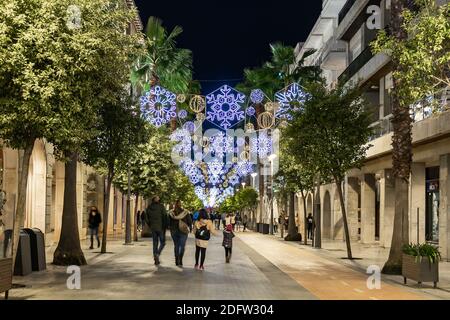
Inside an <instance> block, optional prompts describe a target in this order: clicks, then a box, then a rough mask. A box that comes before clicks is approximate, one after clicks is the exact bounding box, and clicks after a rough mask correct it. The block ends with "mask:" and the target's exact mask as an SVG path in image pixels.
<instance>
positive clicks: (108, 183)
mask: <svg viewBox="0 0 450 320" xmlns="http://www.w3.org/2000/svg"><path fill="white" fill-rule="evenodd" d="M113 178H114V171H113V170H111V169H110V170H109V172H108V178H107V181H106V201H105V213H104V214H103V234H102V249H101V250H100V252H101V253H106V242H107V238H108V218H109V205H110V201H109V200H110V198H111V186H112V179H113Z"/></svg>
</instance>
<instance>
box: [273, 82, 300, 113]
mask: <svg viewBox="0 0 450 320" xmlns="http://www.w3.org/2000/svg"><path fill="white" fill-rule="evenodd" d="M306 98H307V95H306V93H305V92H304V91H303V90H302V88H301V87H300V85H299V84H298V83H293V84H291V85H290V86H289V87H287V89H286V90H282V91H280V92H278V93H277V94H276V95H275V99H276V100H277V101H278V103H279V108H278V110H277V112H276V114H275V117H276V118H278V119H286V120H292V115H291V114H290V111H297V110H298V109H299V108H300V106H301V105H302V104H304V103H305V101H306Z"/></svg>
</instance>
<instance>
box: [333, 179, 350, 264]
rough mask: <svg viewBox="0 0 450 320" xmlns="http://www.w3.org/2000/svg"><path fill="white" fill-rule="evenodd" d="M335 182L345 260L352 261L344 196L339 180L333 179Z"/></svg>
mask: <svg viewBox="0 0 450 320" xmlns="http://www.w3.org/2000/svg"><path fill="white" fill-rule="evenodd" d="M334 181H335V182H336V188H337V192H338V195H339V202H340V203H341V211H342V221H343V222H344V235H345V245H346V246H347V258H348V259H353V256H352V247H351V244H350V231H349V229H348V221H347V211H346V208H345V203H344V196H343V194H342V181H341V180H340V179H337V178H336V177H335V178H334Z"/></svg>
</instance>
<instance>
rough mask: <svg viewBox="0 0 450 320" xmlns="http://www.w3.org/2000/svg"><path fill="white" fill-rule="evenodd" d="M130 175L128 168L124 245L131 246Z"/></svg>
mask: <svg viewBox="0 0 450 320" xmlns="http://www.w3.org/2000/svg"><path fill="white" fill-rule="evenodd" d="M130 181H131V173H130V166H128V192H127V208H126V209H127V212H126V216H125V244H131V243H132V241H131V185H130Z"/></svg>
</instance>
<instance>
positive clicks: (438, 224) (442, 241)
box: [297, 0, 450, 260]
mask: <svg viewBox="0 0 450 320" xmlns="http://www.w3.org/2000/svg"><path fill="white" fill-rule="evenodd" d="M440 2H441V3H443V2H448V1H443V2H442V1H440ZM322 3H323V10H322V13H321V16H320V17H319V19H318V20H317V23H316V24H315V26H314V27H313V30H312V31H311V33H310V35H309V37H308V39H307V40H306V42H304V43H303V44H302V45H301V46H299V47H298V48H297V52H298V58H299V59H300V58H301V57H302V56H303V54H304V53H305V52H306V51H307V50H309V49H314V50H316V52H315V54H314V55H312V56H310V57H308V59H307V61H306V63H307V64H308V65H318V66H320V67H321V68H322V70H323V74H324V77H325V78H326V81H327V84H328V85H329V86H330V87H332V86H334V85H335V84H336V83H337V81H339V80H343V81H346V82H351V83H357V84H358V85H359V86H361V88H363V92H364V97H365V99H366V101H367V102H368V106H369V108H370V111H371V113H372V115H373V127H374V131H375V134H374V136H373V137H372V139H371V142H370V144H371V145H372V147H371V148H370V149H369V150H368V152H367V159H366V161H365V163H364V166H363V167H362V168H361V169H360V170H356V169H355V170H351V171H350V172H348V173H347V177H346V179H345V183H344V190H345V205H346V208H347V213H348V221H349V226H350V235H351V239H352V240H353V241H359V242H361V243H364V244H373V245H380V246H383V247H389V246H390V243H391V239H392V232H393V218H394V206H395V196H394V181H393V176H392V146H391V141H392V123H391V119H392V101H391V90H392V87H393V83H392V65H391V61H390V58H389V57H388V56H387V55H385V54H375V55H374V54H373V53H372V51H371V49H370V43H371V41H373V40H374V39H375V37H376V35H377V32H378V31H379V30H380V29H383V28H388V27H389V23H390V9H391V1H390V0H324V1H323V2H322ZM449 103H450V90H446V89H445V90H442V91H441V92H439V93H438V94H436V95H435V96H433V97H429V98H427V99H425V100H424V101H419V102H417V103H416V104H414V105H413V106H411V117H412V119H413V122H414V123H413V128H412V132H413V164H412V172H411V183H410V189H409V237H410V241H411V242H421V243H423V242H425V241H427V242H431V243H434V244H437V245H438V246H439V247H440V249H441V254H442V257H443V258H444V259H447V260H448V259H450V203H449V200H450V199H449V197H450V177H449V170H450V110H449V106H450V105H449ZM335 189H336V188H335V186H334V185H332V184H330V185H323V186H321V187H320V192H319V195H318V196H317V198H316V201H314V199H313V195H312V194H309V195H308V198H307V211H308V212H312V211H313V206H314V204H316V205H317V204H319V205H320V217H319V218H320V227H321V234H322V238H323V239H332V240H343V239H344V234H343V232H344V231H343V224H342V215H341V210H340V206H339V199H338V195H337V193H336V190H335ZM319 198H320V199H319ZM299 200H300V199H299ZM297 207H298V209H299V210H298V212H302V211H303V208H302V201H298V205H297ZM299 220H300V221H299V225H300V226H301V228H303V227H302V225H303V223H304V221H303V219H302V215H301V214H299ZM300 230H303V229H300Z"/></svg>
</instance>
